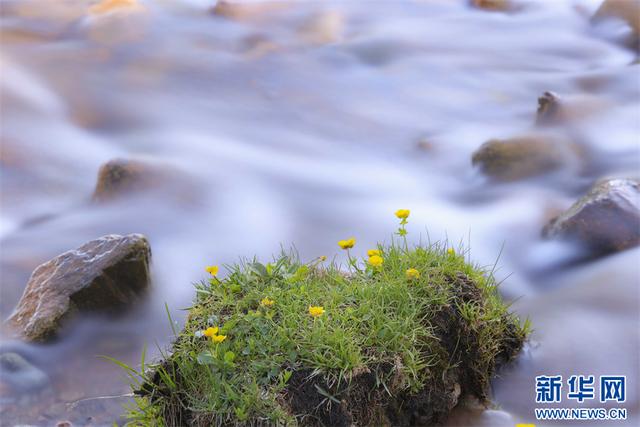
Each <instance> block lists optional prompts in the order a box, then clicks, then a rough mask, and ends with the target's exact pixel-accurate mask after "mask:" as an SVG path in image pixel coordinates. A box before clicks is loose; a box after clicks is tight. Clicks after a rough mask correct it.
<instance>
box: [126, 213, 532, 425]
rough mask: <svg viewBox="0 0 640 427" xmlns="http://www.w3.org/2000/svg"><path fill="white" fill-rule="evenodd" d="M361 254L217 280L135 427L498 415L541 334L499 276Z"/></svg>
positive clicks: (145, 393) (450, 263) (451, 257)
mask: <svg viewBox="0 0 640 427" xmlns="http://www.w3.org/2000/svg"><path fill="white" fill-rule="evenodd" d="M405 223H406V218H405ZM403 229H404V227H403V226H401V228H400V230H403ZM400 230H399V234H400V235H401V239H400V240H404V234H402V233H401V232H400ZM405 234H406V233H405ZM345 242H346V243H347V244H346V247H345V245H343V244H342V243H345ZM354 244H355V240H353V241H352V240H351V239H350V240H347V241H341V247H342V248H343V249H345V250H347V251H350V250H352V249H351V248H353V245H354ZM348 255H349V263H348V268H346V269H345V268H342V267H341V266H339V265H337V264H336V263H327V262H326V261H325V258H324V257H321V258H318V259H316V260H313V261H312V262H310V263H302V262H301V261H300V260H299V259H298V257H297V256H296V254H294V253H283V254H281V255H280V256H278V257H276V258H275V259H274V260H273V262H270V263H267V264H261V263H259V262H257V261H255V260H254V261H251V262H242V263H240V264H238V265H235V266H230V267H228V270H229V274H228V275H227V276H226V277H225V278H224V279H218V277H217V273H218V270H217V268H209V269H208V271H209V272H210V273H211V278H210V279H209V280H208V281H203V282H202V283H199V284H198V285H196V290H197V297H196V299H195V301H194V304H193V306H192V307H191V308H190V309H189V315H188V318H187V322H186V324H185V327H184V329H183V330H182V331H181V332H179V333H178V334H177V337H176V340H175V342H174V344H173V347H172V349H171V353H170V354H169V355H166V357H165V358H164V360H162V361H161V362H160V363H158V364H156V365H152V366H148V367H146V368H145V367H144V366H143V371H142V372H141V378H140V379H139V382H138V383H137V384H136V385H135V386H134V388H135V394H136V395H137V397H136V407H135V408H133V409H132V410H131V411H130V413H129V416H130V424H131V425H168V426H177V425H181V426H182V425H194V426H210V425H237V424H246V425H312V426H315V425H331V426H347V425H432V424H436V423H439V422H441V421H443V420H444V419H445V418H446V416H447V415H448V413H449V412H450V410H451V409H453V407H455V406H456V404H457V403H458V402H459V401H460V400H461V399H462V398H463V397H468V396H471V397H474V398H476V399H478V400H480V401H481V402H487V401H488V398H489V394H488V393H489V382H490V380H491V378H492V377H493V376H494V375H495V374H496V371H497V369H498V368H499V367H500V366H502V365H504V364H505V363H507V362H508V361H510V360H512V359H513V358H514V357H515V356H516V355H517V354H518V352H519V351H520V350H521V348H522V345H523V342H524V340H525V339H526V336H527V334H528V329H529V325H528V322H524V323H523V324H521V322H520V320H519V319H518V318H517V317H516V316H515V315H514V314H513V313H510V312H509V311H508V306H507V305H506V304H505V303H504V302H503V301H502V299H501V298H500V296H499V294H498V291H497V284H496V282H495V281H494V279H493V276H492V274H491V273H490V272H489V271H487V270H485V269H483V268H480V267H478V266H475V265H472V264H470V263H468V262H466V261H465V254H464V253H463V252H462V251H461V250H458V251H454V250H453V249H452V248H448V247H447V246H446V245H444V244H439V243H435V244H430V245H428V246H417V247H413V248H409V247H408V245H407V244H406V240H404V242H402V243H391V244H390V245H386V246H383V245H380V246H378V247H377V248H375V249H372V250H369V251H368V260H359V259H357V258H354V257H352V256H351V253H349V254H348Z"/></svg>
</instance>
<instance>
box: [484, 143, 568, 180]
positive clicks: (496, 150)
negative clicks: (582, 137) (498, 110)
mask: <svg viewBox="0 0 640 427" xmlns="http://www.w3.org/2000/svg"><path fill="white" fill-rule="evenodd" d="M471 162H472V164H473V165H474V166H477V167H478V168H479V169H480V171H481V172H482V173H483V174H485V175H487V176H488V177H490V178H492V179H494V180H496V181H516V180H520V179H524V178H529V177H533V176H536V175H542V174H544V173H548V172H553V171H556V170H558V169H560V168H563V167H571V166H576V165H578V164H579V163H580V152H579V150H578V148H577V147H576V146H575V144H572V143H570V142H569V141H567V140H564V139H560V138H557V137H553V136H549V135H543V134H541V135H526V136H520V137H515V138H510V139H492V140H490V141H487V142H485V143H484V144H483V145H482V146H481V147H480V148H479V149H478V150H477V151H476V152H475V153H473V156H472V158H471Z"/></svg>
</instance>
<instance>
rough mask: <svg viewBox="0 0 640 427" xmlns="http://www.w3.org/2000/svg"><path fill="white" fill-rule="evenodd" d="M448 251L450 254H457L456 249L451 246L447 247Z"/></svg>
mask: <svg viewBox="0 0 640 427" xmlns="http://www.w3.org/2000/svg"><path fill="white" fill-rule="evenodd" d="M447 253H448V254H449V255H455V254H456V251H454V250H453V248H449V249H447Z"/></svg>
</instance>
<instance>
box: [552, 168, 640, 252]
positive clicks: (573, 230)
mask: <svg viewBox="0 0 640 427" xmlns="http://www.w3.org/2000/svg"><path fill="white" fill-rule="evenodd" d="M543 235H544V236H545V237H549V238H561V239H568V240H574V241H579V242H581V243H582V244H584V245H585V246H586V247H587V248H588V249H589V250H590V251H591V252H593V253H595V254H598V255H605V254H609V253H612V252H618V251H621V250H624V249H628V248H631V247H633V246H637V245H638V244H640V182H639V181H637V180H632V179H608V180H604V181H601V182H598V183H596V184H595V185H594V186H593V187H592V188H591V189H590V190H589V192H588V193H587V194H586V195H585V196H583V197H582V198H581V199H579V200H578V201H577V202H576V203H574V204H573V206H571V207H570V208H569V209H568V210H567V211H566V212H564V213H562V214H561V215H560V216H558V217H557V218H555V219H552V220H551V222H549V224H547V226H546V227H545V228H544V230H543Z"/></svg>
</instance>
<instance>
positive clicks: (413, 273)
mask: <svg viewBox="0 0 640 427" xmlns="http://www.w3.org/2000/svg"><path fill="white" fill-rule="evenodd" d="M406 274H407V279H409V280H413V279H417V278H419V277H420V272H419V271H418V270H416V269H415V268H410V269H408V270H407V271H406Z"/></svg>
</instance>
